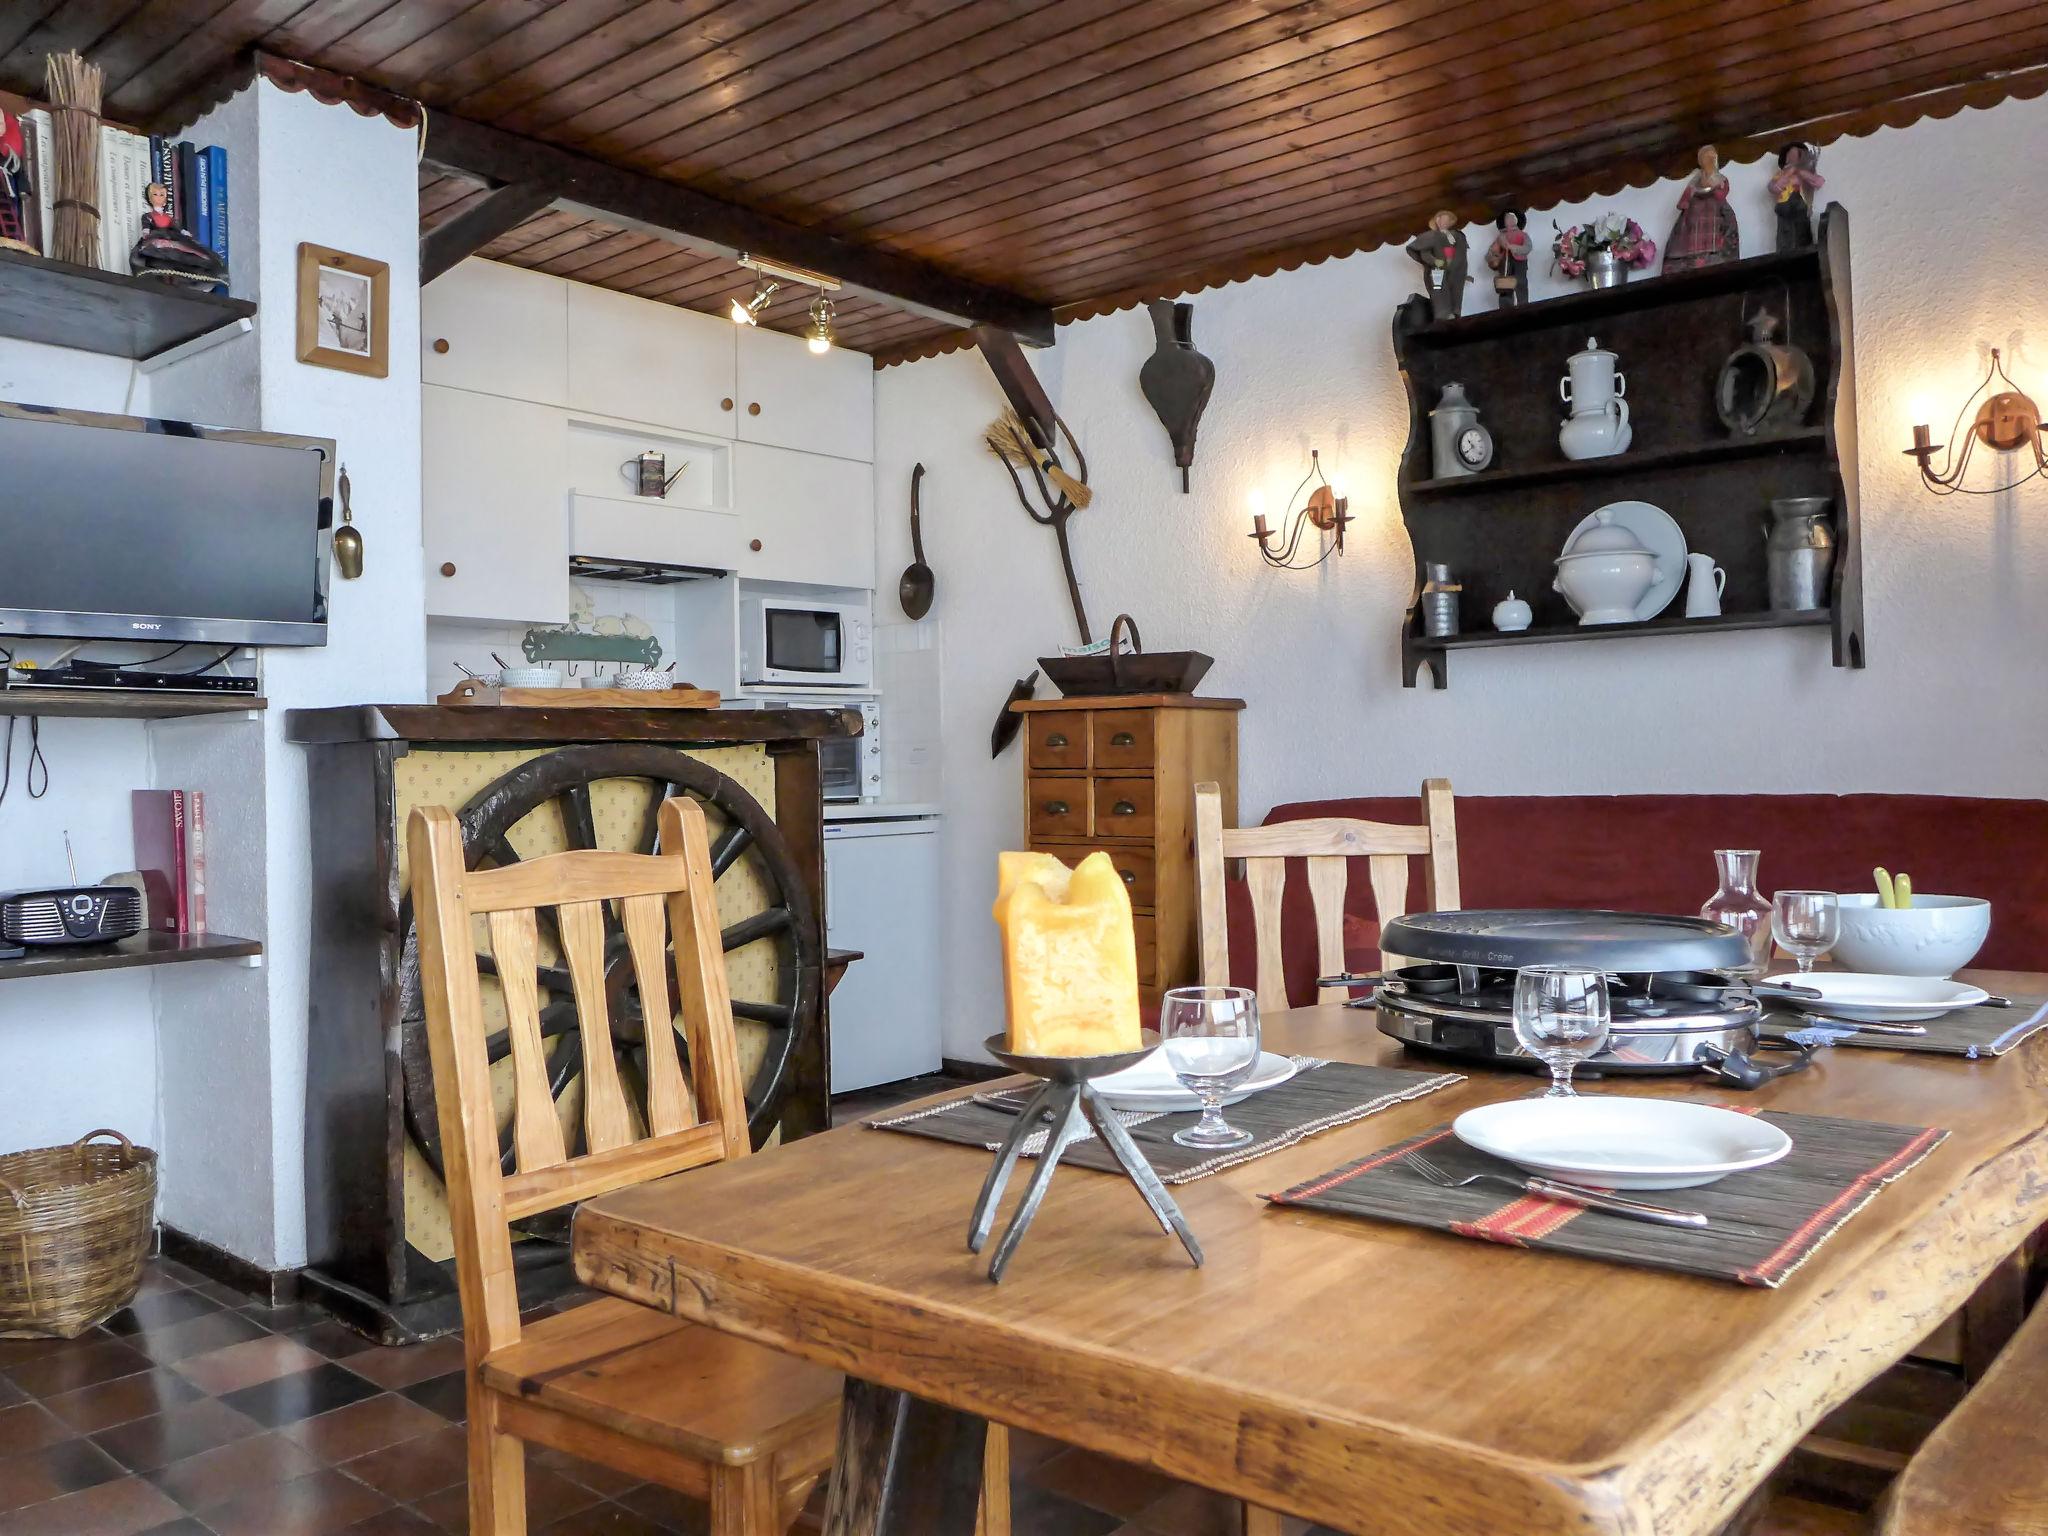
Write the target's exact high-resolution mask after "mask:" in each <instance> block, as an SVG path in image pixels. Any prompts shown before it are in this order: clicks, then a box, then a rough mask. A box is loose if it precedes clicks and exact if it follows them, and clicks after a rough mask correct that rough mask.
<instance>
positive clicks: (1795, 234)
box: [1770, 143, 1827, 252]
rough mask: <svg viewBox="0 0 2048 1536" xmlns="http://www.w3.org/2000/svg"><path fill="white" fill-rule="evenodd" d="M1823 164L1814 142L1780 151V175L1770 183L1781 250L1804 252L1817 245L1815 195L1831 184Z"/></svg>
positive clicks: (1788, 146)
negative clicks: (1814, 231)
mask: <svg viewBox="0 0 2048 1536" xmlns="http://www.w3.org/2000/svg"><path fill="white" fill-rule="evenodd" d="M1819 164H1820V155H1819V154H1818V153H1817V152H1816V151H1815V150H1814V147H1813V146H1812V145H1811V144H1800V143H1792V144H1787V145H1786V146H1785V147H1784V148H1783V149H1781V150H1779V151H1778V174H1777V175H1775V176H1773V177H1772V178H1771V182H1770V186H1771V209H1772V211H1773V212H1774V213H1775V214H1776V215H1777V217H1778V250H1779V251H1780V252H1785V251H1803V250H1805V249H1806V247H1808V246H1809V245H1811V244H1813V194H1814V193H1816V192H1818V191H1819V190H1820V189H1821V188H1822V187H1824V186H1826V185H1827V183H1826V182H1825V181H1823V180H1822V179H1821V175H1820V171H1819V170H1818V169H1817V167H1818V166H1819Z"/></svg>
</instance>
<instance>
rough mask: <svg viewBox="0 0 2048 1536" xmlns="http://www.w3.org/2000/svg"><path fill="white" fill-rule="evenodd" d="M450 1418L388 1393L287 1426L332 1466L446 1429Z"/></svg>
mask: <svg viewBox="0 0 2048 1536" xmlns="http://www.w3.org/2000/svg"><path fill="white" fill-rule="evenodd" d="M447 1425H448V1421H447V1420H446V1419H444V1418H442V1417H441V1416H440V1415H439V1414H438V1413H435V1412H433V1411H432V1410H430V1409H426V1408H422V1407H421V1406H420V1405H419V1404H418V1403H415V1402H412V1401H409V1400H408V1399H406V1398H403V1397H400V1396H399V1395H398V1394H397V1393H395V1392H386V1393H383V1394H382V1395H381V1396H378V1397H369V1398H365V1399H363V1401H361V1402H359V1403H351V1404H350V1405H349V1406H348V1407H346V1408H336V1409H335V1410H334V1411H333V1412H331V1413H323V1414H319V1415H318V1416H316V1417H314V1418H310V1419H303V1420H301V1421H300V1422H299V1423H297V1424H293V1425H291V1426H289V1427H288V1428H286V1430H285V1431H284V1433H285V1434H287V1435H289V1436H290V1437H291V1438H292V1439H293V1440H295V1441H297V1442H298V1443H299V1444H300V1445H303V1446H304V1447H306V1449H307V1450H309V1451H311V1452H312V1453H313V1454H314V1455H315V1456H318V1457H319V1458H320V1459H321V1460H322V1461H324V1462H327V1463H329V1464H330V1465H333V1464H338V1463H341V1462H345V1461H353V1460H355V1459H356V1458H357V1457H358V1456H367V1455H368V1454H369V1453H370V1452H372V1451H376V1450H381V1449H383V1448H384V1447H385V1446H387V1445H396V1444H398V1443H399V1442H400V1441H402V1440H410V1439H412V1438H413V1437H414V1436H416V1435H425V1434H431V1433H432V1432H433V1431H435V1430H437V1429H445V1428H446V1427H447Z"/></svg>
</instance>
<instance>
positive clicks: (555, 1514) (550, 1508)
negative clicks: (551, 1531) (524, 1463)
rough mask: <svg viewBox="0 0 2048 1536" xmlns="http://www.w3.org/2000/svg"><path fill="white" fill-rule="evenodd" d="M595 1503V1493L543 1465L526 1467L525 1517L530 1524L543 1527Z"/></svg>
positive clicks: (596, 1500)
mask: <svg viewBox="0 0 2048 1536" xmlns="http://www.w3.org/2000/svg"><path fill="white" fill-rule="evenodd" d="M598 1502H599V1500H598V1497H597V1495H596V1494H594V1493H592V1492H591V1491H590V1490H589V1489H588V1488H586V1487H584V1486H583V1485H582V1484H581V1483H572V1482H570V1481H569V1479H568V1478H566V1477H564V1476H562V1474H561V1473H559V1472H550V1471H549V1470H548V1469H547V1468H546V1467H535V1466H528V1467H527V1469H526V1518H527V1522H528V1523H529V1524H530V1525H533V1526H537V1527H538V1526H545V1525H547V1524H548V1523H549V1522H551V1521H555V1520H561V1519H565V1518H566V1517H568V1516H570V1515H573V1514H575V1513H576V1512H577V1511H579V1510H584V1509H589V1508H590V1507H591V1506H592V1505H593V1504H596V1503H598Z"/></svg>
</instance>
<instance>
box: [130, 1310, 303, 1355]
mask: <svg viewBox="0 0 2048 1536" xmlns="http://www.w3.org/2000/svg"><path fill="white" fill-rule="evenodd" d="M268 1331H269V1330H267V1329H265V1328H262V1327H260V1326H258V1325H257V1324H255V1323H252V1322H250V1321H249V1319H248V1318H246V1317H244V1316H242V1315H241V1314H240V1313H239V1312H225V1311H222V1312H214V1313H212V1314H210V1315H208V1316H206V1317H195V1318H193V1319H192V1320H191V1321H190V1322H186V1323H174V1324H172V1325H171V1326H170V1327H168V1328H158V1329H152V1330H150V1331H149V1332H148V1333H139V1334H137V1335H135V1337H134V1338H133V1339H132V1340H130V1341H129V1342H131V1343H132V1344H134V1345H135V1347H136V1348H137V1349H139V1350H141V1351H142V1352H143V1353H144V1354H145V1355H147V1356H149V1358H150V1359H152V1360H154V1361H155V1362H156V1363H157V1364H158V1365H176V1364H177V1363H178V1362H179V1361H180V1360H186V1359H190V1358H191V1357H192V1356H193V1355H203V1354H205V1353H206V1352H207V1351H208V1350H210V1349H225V1348H227V1347H228V1346H229V1345H230V1344H240V1343H242V1342H243V1341H245V1340H248V1339H260V1338H262V1337H264V1335H265V1334H266V1333H267V1332H268Z"/></svg>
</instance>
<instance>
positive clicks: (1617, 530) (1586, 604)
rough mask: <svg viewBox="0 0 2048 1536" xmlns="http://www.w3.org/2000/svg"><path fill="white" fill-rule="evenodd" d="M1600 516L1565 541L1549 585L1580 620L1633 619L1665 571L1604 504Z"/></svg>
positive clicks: (1623, 621) (1625, 621) (1608, 621)
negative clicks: (1586, 527)
mask: <svg viewBox="0 0 2048 1536" xmlns="http://www.w3.org/2000/svg"><path fill="white" fill-rule="evenodd" d="M1595 516H1596V518H1597V521H1596V522H1595V523H1594V525H1593V526H1592V527H1590V528H1588V529H1587V530H1586V531H1585V532H1584V533H1582V534H1580V535H1579V536H1578V537H1577V538H1576V539H1573V540H1572V541H1571V542H1570V543H1569V544H1567V545H1565V547H1564V553H1563V554H1561V555H1559V556H1558V557H1557V579H1556V580H1554V581H1553V582H1551V586H1552V587H1553V588H1555V589H1556V590H1557V591H1559V592H1562V593H1563V594H1564V600H1565V601H1566V602H1568V603H1570V604H1571V605H1572V612H1574V613H1576V614H1577V615H1578V616H1579V622H1580V623H1581V624H1632V623H1634V622H1635V618H1636V605H1637V604H1639V603H1640V602H1642V600H1643V596H1644V594H1645V593H1647V592H1648V591H1649V590H1650V588H1651V586H1653V585H1654V584H1655V583H1656V582H1657V581H1658V580H1659V578H1660V577H1661V576H1662V575H1663V572H1661V571H1660V570H1659V569H1658V567H1657V557H1656V556H1655V555H1653V554H1652V553H1651V552H1650V551H1649V550H1647V549H1645V548H1644V547H1643V545H1642V542H1641V541H1640V540H1639V539H1637V538H1636V536H1635V535H1634V534H1633V533H1630V532H1629V531H1628V529H1626V528H1624V527H1622V526H1621V525H1620V524H1619V523H1617V522H1615V521H1614V514H1613V512H1612V511H1611V510H1609V509H1608V508H1606V507H1602V508H1601V509H1600V511H1599V512H1598V513H1597V514H1595Z"/></svg>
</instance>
